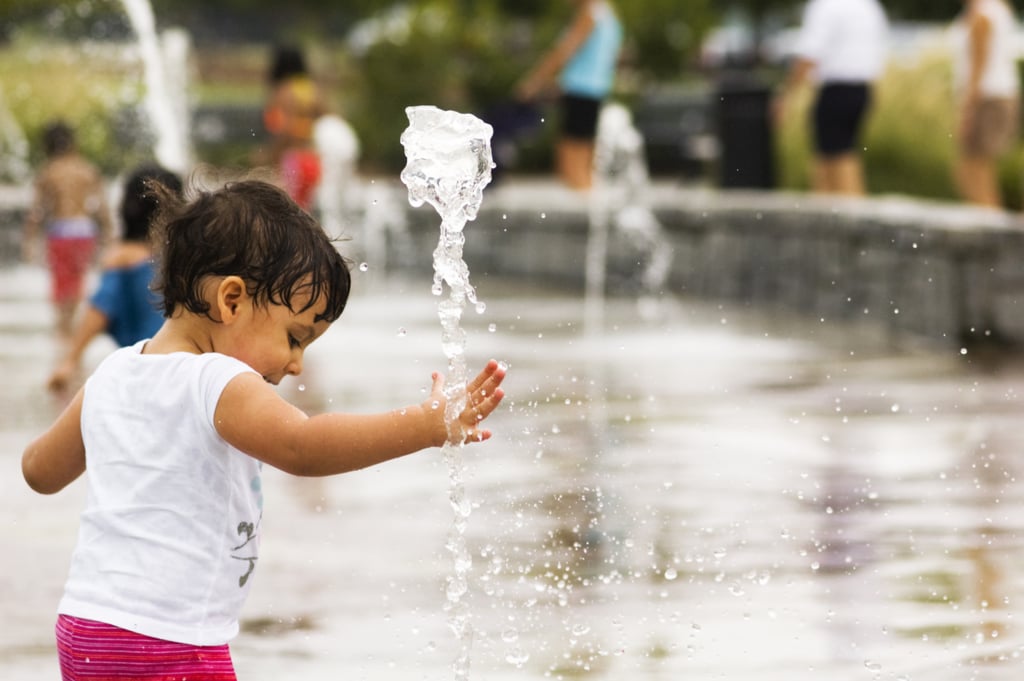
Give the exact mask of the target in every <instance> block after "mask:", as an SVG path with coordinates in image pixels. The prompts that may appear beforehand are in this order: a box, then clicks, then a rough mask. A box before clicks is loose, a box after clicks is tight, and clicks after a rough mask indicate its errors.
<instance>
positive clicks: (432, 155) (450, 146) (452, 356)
mask: <svg viewBox="0 0 1024 681" xmlns="http://www.w3.org/2000/svg"><path fill="white" fill-rule="evenodd" d="M405 112H406V115H407V116H408V117H409V127H408V128H406V129H405V132H403V133H402V137H401V142H402V146H403V147H404V148H405V156H406V166H405V169H404V170H403V171H402V175H401V178H402V182H403V183H405V186H406V187H407V188H408V190H409V203H411V204H412V205H413V206H421V205H423V204H424V203H429V204H430V205H431V206H433V207H434V209H435V210H436V211H437V212H438V214H439V215H440V216H441V237H440V239H439V241H438V244H437V248H436V249H435V250H434V285H433V288H432V291H433V293H434V295H437V296H440V295H441V294H442V293H443V291H444V285H445V284H447V285H448V298H447V299H444V300H441V301H440V302H439V303H438V306H437V309H438V317H439V318H440V320H441V345H442V349H443V351H444V354H445V356H446V357H447V358H448V375H447V377H446V378H447V381H446V383H445V396H446V397H447V398H448V401H447V406H446V408H445V422H446V423H447V424H448V434H449V437H448V442H447V443H446V444H445V446H444V448H443V450H442V452H443V454H444V458H445V462H446V463H447V465H448V499H449V501H450V502H451V505H452V509H453V511H454V514H455V523H454V527H453V530H452V532H451V533H450V535H449V537H448V542H447V545H446V548H447V549H448V551H449V552H450V553H451V554H452V557H453V559H454V571H453V573H452V575H451V576H449V578H448V585H447V589H446V597H447V602H446V604H445V608H446V610H447V611H448V617H449V619H448V623H449V625H450V626H451V628H452V631H453V632H454V633H455V636H456V639H457V641H458V643H459V653H458V656H457V657H456V659H455V663H454V671H455V678H456V680H457V681H464V680H465V679H468V678H469V653H470V649H471V647H472V640H473V630H472V625H471V623H470V614H469V604H468V602H467V600H466V596H467V592H468V589H469V585H468V579H469V571H470V569H471V567H472V565H473V561H472V558H471V556H470V554H469V550H468V549H467V548H466V540H465V530H466V523H467V521H468V519H469V515H470V512H471V509H472V505H471V504H470V503H469V500H468V499H467V498H466V493H465V488H464V485H463V464H462V454H461V450H462V446H463V445H462V438H461V435H460V434H459V432H458V418H459V413H460V412H461V411H462V410H463V409H464V408H465V406H466V397H465V392H466V382H467V377H466V361H465V347H466V335H465V331H464V330H463V329H462V327H461V325H460V321H461V319H462V312H463V310H464V309H465V307H466V302H467V300H468V301H470V302H473V303H474V304H477V305H478V306H479V303H478V301H477V299H476V291H475V290H474V288H473V286H472V285H471V284H470V283H469V268H468V267H467V266H466V262H465V261H464V260H463V259H462V249H463V245H464V244H465V235H464V234H463V228H464V227H465V225H466V222H467V221H469V220H472V219H474V218H476V214H477V210H479V208H480V202H481V201H482V199H483V190H484V187H485V186H486V185H487V183H489V182H490V181H491V168H493V167H494V163H493V161H492V160H491V135H492V134H493V129H492V128H491V126H490V125H487V124H486V123H484V122H483V121H481V120H480V119H478V118H476V117H475V116H472V115H470V114H463V113H458V112H455V111H444V110H441V109H438V108H437V107H433V106H413V107H408V108H407V109H406V110H405Z"/></svg>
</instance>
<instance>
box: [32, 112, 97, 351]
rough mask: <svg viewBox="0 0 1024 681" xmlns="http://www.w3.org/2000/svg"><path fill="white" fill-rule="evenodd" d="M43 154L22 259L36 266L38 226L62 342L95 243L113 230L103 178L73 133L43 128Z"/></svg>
mask: <svg viewBox="0 0 1024 681" xmlns="http://www.w3.org/2000/svg"><path fill="white" fill-rule="evenodd" d="M43 150H44V153H45V155H46V160H45V161H44V162H43V164H42V166H41V167H40V168H39V170H38V172H37V174H36V178H35V185H34V195H33V199H32V205H31V207H30V208H29V211H28V215H27V217H26V219H25V225H24V236H23V240H22V257H23V259H24V260H25V261H26V262H35V260H36V257H37V251H36V249H37V241H38V237H39V232H40V227H43V228H45V231H46V261H47V265H48V266H49V268H50V282H51V297H52V299H53V303H54V305H55V307H56V312H57V333H58V334H59V336H60V338H61V340H62V341H63V340H67V339H68V338H69V337H70V336H71V325H72V322H73V321H74V316H75V311H76V310H77V309H78V304H79V303H80V302H81V300H82V288H83V284H84V282H85V277H86V274H87V273H88V271H89V267H90V265H91V264H92V260H93V255H94V253H95V251H96V242H97V240H98V239H100V238H103V239H107V238H109V236H110V234H111V231H112V225H111V218H110V210H109V207H108V205H107V199H106V193H105V192H106V190H105V187H104V183H103V177H102V175H101V174H100V171H99V168H97V167H96V166H95V165H94V164H93V163H92V162H91V161H89V160H88V159H86V158H85V157H84V156H82V155H81V154H80V153H79V152H78V147H77V144H76V143H75V134H74V131H73V130H72V129H71V128H70V127H69V126H68V124H67V123H65V122H64V121H60V120H58V121H55V122H53V123H51V124H49V125H48V126H46V128H45V129H44V131H43Z"/></svg>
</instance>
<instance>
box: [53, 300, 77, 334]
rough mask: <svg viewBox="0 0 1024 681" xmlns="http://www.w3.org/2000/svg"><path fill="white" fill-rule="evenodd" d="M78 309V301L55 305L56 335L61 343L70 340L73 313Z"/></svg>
mask: <svg viewBox="0 0 1024 681" xmlns="http://www.w3.org/2000/svg"><path fill="white" fill-rule="evenodd" d="M77 309H78V300H77V299H73V300H64V301H61V302H59V303H57V335H58V336H60V340H61V341H66V340H68V339H70V338H71V331H72V329H73V327H74V321H75V311H76V310H77Z"/></svg>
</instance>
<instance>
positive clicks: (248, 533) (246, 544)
mask: <svg viewBox="0 0 1024 681" xmlns="http://www.w3.org/2000/svg"><path fill="white" fill-rule="evenodd" d="M249 487H250V488H251V489H252V491H253V492H254V493H255V494H256V505H257V507H258V508H259V509H260V516H259V518H257V519H256V522H255V523H251V522H247V521H245V520H243V521H242V522H240V523H238V536H239V537H244V539H245V541H243V542H242V543H241V544H239V545H238V546H233V547H232V548H231V557H232V558H234V559H235V560H241V561H245V562H247V563H248V564H249V569H248V570H246V571H245V574H244V575H241V576H239V578H238V586H239V588H241V587H243V586H245V583H246V582H248V581H249V576H250V575H251V574H252V571H253V570H255V569H256V561H257V560H259V555H258V553H259V541H258V539H259V535H260V523H261V522H262V521H263V485H262V484H261V481H260V476H259V475H257V476H256V477H254V478H253V479H252V480H250V481H249ZM239 554H241V555H239Z"/></svg>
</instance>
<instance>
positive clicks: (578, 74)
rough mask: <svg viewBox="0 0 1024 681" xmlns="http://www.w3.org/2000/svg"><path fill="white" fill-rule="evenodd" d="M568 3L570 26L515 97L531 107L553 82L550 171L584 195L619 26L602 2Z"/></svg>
mask: <svg viewBox="0 0 1024 681" xmlns="http://www.w3.org/2000/svg"><path fill="white" fill-rule="evenodd" d="M571 1H572V2H574V3H575V4H576V12H575V15H574V17H573V19H572V23H571V24H570V25H569V27H568V28H567V29H566V30H565V31H564V32H563V34H562V37H561V38H560V39H559V40H558V42H557V43H555V45H554V47H552V48H551V49H550V50H549V51H548V52H547V53H546V54H545V55H544V56H543V57H542V58H541V60H540V61H539V62H538V63H537V65H536V66H535V67H534V68H533V69H532V70H531V71H530V72H529V73H527V75H526V76H525V77H524V78H523V79H522V80H521V81H520V82H519V85H518V86H517V95H518V97H519V99H521V100H523V101H527V102H528V101H532V100H534V99H536V98H537V97H538V95H540V93H541V92H542V90H543V89H544V88H545V87H547V86H548V85H549V84H550V83H551V82H552V81H554V80H555V79H556V77H557V81H558V86H559V88H560V90H561V99H560V108H561V123H560V125H561V128H560V133H559V139H558V142H557V146H556V149H555V165H556V169H557V172H558V176H559V178H561V180H562V181H563V182H565V184H567V185H568V186H569V187H571V188H573V189H579V190H586V189H589V188H590V186H591V184H592V183H593V168H594V139H595V136H596V133H597V117H598V113H599V112H600V109H601V104H602V103H603V102H604V100H605V99H606V98H607V97H608V95H609V94H610V93H611V90H612V85H613V83H614V80H615V70H616V66H617V63H618V58H619V50H620V48H621V46H622V24H621V23H620V22H619V18H618V16H617V15H616V14H615V10H614V9H613V8H612V5H611V3H609V2H606V1H605V0H571Z"/></svg>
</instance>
